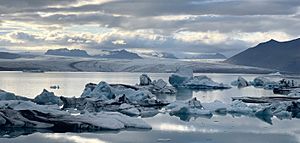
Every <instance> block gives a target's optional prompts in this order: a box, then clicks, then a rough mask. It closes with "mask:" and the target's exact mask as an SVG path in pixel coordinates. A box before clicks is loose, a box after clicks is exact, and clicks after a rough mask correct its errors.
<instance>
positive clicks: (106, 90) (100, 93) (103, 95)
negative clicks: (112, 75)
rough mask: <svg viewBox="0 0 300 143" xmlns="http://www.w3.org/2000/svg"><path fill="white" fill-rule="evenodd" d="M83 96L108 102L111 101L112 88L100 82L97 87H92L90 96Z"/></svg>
mask: <svg viewBox="0 0 300 143" xmlns="http://www.w3.org/2000/svg"><path fill="white" fill-rule="evenodd" d="M85 96H87V97H94V98H98V99H103V100H108V99H112V98H113V96H114V94H113V93H112V87H111V86H110V85H109V84H107V83H106V82H104V81H101V82H100V83H99V84H98V85H97V86H95V87H94V89H93V90H92V91H91V92H90V94H88V95H85Z"/></svg>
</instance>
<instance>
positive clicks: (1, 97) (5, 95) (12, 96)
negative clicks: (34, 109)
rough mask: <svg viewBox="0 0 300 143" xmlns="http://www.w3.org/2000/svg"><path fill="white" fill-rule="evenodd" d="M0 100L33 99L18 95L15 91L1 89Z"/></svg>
mask: <svg viewBox="0 0 300 143" xmlns="http://www.w3.org/2000/svg"><path fill="white" fill-rule="evenodd" d="M0 100H25V101H28V100H31V99H29V98H26V97H22V96H17V95H15V94H14V93H10V92H7V91H4V90H1V89H0Z"/></svg>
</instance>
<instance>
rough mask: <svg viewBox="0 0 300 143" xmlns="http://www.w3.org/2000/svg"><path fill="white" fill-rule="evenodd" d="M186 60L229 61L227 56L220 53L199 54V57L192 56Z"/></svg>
mask: <svg viewBox="0 0 300 143" xmlns="http://www.w3.org/2000/svg"><path fill="white" fill-rule="evenodd" d="M185 58H186V59H227V57H226V56H224V55H223V54H220V53H214V54H209V53H208V54H197V55H190V56H186V57H185Z"/></svg>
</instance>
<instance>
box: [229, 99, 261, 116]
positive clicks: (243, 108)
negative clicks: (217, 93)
mask: <svg viewBox="0 0 300 143" xmlns="http://www.w3.org/2000/svg"><path fill="white" fill-rule="evenodd" d="M227 112H229V113H237V114H246V115H247V114H249V115H251V114H253V113H255V112H256V110H255V109H254V108H251V106H248V105H247V104H246V103H244V102H242V101H239V100H234V101H233V102H232V103H231V104H230V106H229V107H228V108H227Z"/></svg>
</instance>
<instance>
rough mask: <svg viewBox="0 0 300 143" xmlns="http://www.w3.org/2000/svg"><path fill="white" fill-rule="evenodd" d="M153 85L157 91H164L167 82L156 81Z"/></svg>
mask: <svg viewBox="0 0 300 143" xmlns="http://www.w3.org/2000/svg"><path fill="white" fill-rule="evenodd" d="M152 84H153V87H154V88H155V89H157V90H160V89H163V88H165V87H166V86H167V83H166V82H165V81H163V80H162V79H159V80H154V81H153V83H152Z"/></svg>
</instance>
